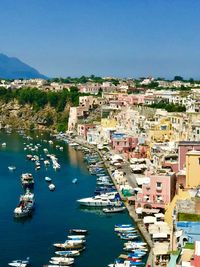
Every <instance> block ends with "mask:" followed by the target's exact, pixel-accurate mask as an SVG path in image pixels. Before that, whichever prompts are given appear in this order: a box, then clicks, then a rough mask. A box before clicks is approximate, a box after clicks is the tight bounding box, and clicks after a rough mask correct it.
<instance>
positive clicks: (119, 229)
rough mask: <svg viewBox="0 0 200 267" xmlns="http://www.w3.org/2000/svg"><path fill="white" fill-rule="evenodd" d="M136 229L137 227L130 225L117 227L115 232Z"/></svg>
mask: <svg viewBox="0 0 200 267" xmlns="http://www.w3.org/2000/svg"><path fill="white" fill-rule="evenodd" d="M132 230H135V227H132V226H128V227H115V232H127V231H132Z"/></svg>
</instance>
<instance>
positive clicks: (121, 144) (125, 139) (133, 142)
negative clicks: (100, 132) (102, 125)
mask: <svg viewBox="0 0 200 267" xmlns="http://www.w3.org/2000/svg"><path fill="white" fill-rule="evenodd" d="M137 144H138V138H137V137H133V136H128V135H127V134H124V133H114V134H113V135H112V137H111V145H112V148H113V149H114V150H115V151H116V152H120V153H129V152H133V151H134V149H135V148H136V146H137Z"/></svg>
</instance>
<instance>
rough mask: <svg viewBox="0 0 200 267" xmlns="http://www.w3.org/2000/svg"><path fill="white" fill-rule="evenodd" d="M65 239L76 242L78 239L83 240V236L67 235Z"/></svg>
mask: <svg viewBox="0 0 200 267" xmlns="http://www.w3.org/2000/svg"><path fill="white" fill-rule="evenodd" d="M67 238H69V239H72V240H73V239H75V240H78V239H85V235H68V236H67Z"/></svg>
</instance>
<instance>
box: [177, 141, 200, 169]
mask: <svg viewBox="0 0 200 267" xmlns="http://www.w3.org/2000/svg"><path fill="white" fill-rule="evenodd" d="M191 150H197V151H200V141H198V142H196V141H181V142H179V144H178V170H179V171H180V170H183V169H184V168H185V163H186V154H187V152H188V151H191Z"/></svg>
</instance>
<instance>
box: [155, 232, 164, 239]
mask: <svg viewBox="0 0 200 267" xmlns="http://www.w3.org/2000/svg"><path fill="white" fill-rule="evenodd" d="M153 238H167V233H155V234H153Z"/></svg>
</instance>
